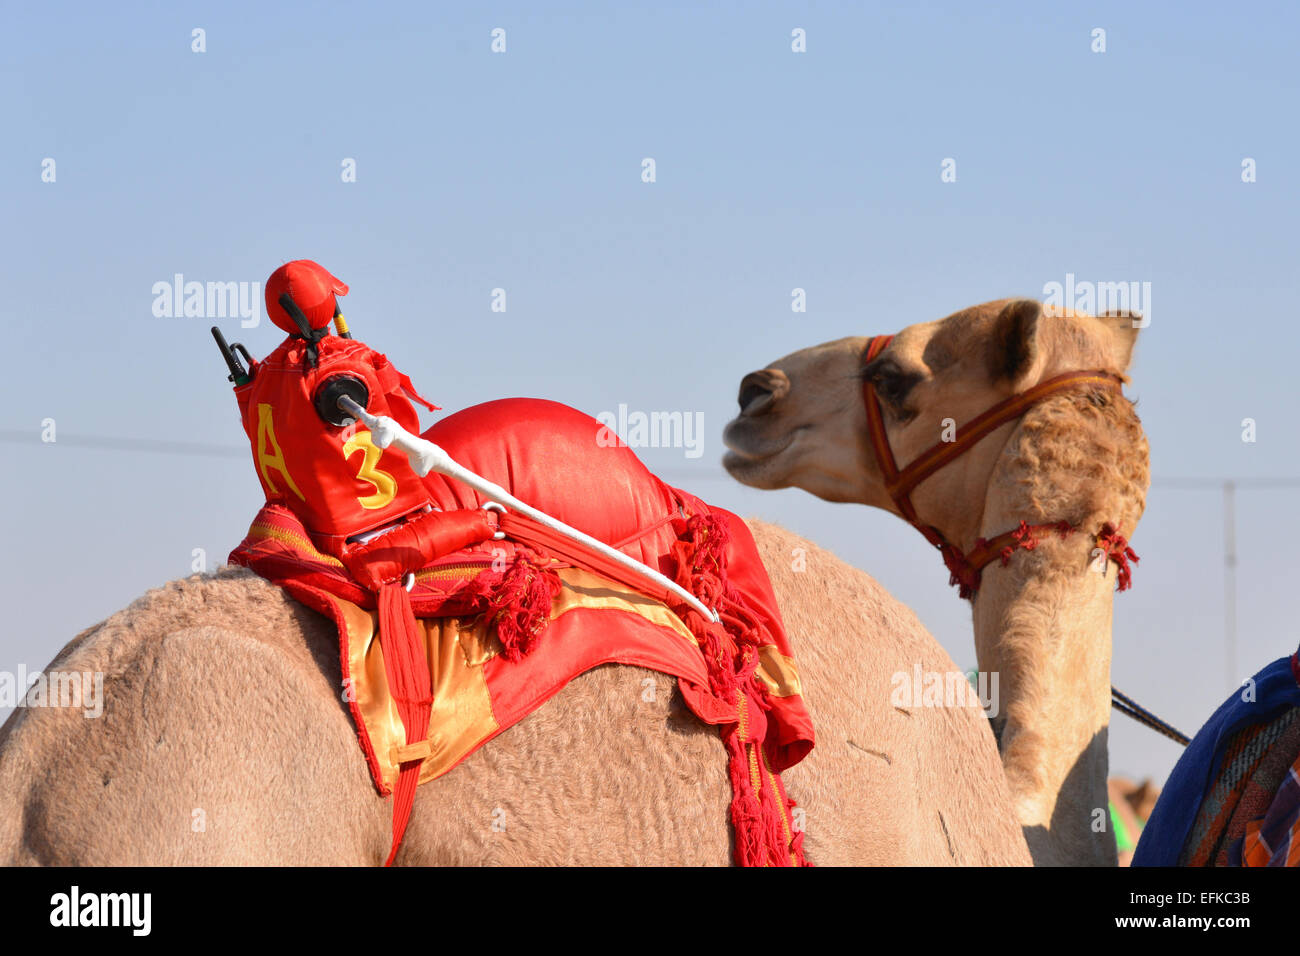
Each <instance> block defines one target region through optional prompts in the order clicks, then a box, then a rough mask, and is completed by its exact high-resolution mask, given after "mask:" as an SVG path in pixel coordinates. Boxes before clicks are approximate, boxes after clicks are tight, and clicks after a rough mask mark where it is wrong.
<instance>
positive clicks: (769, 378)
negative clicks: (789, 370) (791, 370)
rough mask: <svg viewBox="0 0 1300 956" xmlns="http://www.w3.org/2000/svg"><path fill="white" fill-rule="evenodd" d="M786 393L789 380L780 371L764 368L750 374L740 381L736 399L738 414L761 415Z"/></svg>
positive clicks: (788, 389)
mask: <svg viewBox="0 0 1300 956" xmlns="http://www.w3.org/2000/svg"><path fill="white" fill-rule="evenodd" d="M788 391H790V379H789V378H787V377H786V374H785V372H782V371H781V370H780V369H775V368H765V369H760V370H759V371H757V372H750V373H749V374H748V375H746V376H745V377H744V378H743V379H741V380H740V395H739V397H738V398H737V401H738V402H739V404H740V413H741V414H742V415H762V414H763V413H764V412H766V411H768V410H769V409H770V408H771V407H772V405H773V404H774V403H775V402H778V401H780V399H781V398H782V397H783V396H784V395H785V393H786V392H788Z"/></svg>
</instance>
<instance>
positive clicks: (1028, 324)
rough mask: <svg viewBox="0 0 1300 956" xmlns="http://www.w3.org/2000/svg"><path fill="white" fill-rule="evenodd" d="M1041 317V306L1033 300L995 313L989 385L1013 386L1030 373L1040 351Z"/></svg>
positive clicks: (1012, 304)
mask: <svg viewBox="0 0 1300 956" xmlns="http://www.w3.org/2000/svg"><path fill="white" fill-rule="evenodd" d="M1042 315H1043V307H1042V305H1041V304H1040V303H1038V302H1035V301H1034V300H1033V299H1017V300H1016V301H1014V302H1011V303H1009V304H1008V305H1006V306H1005V307H1003V309H1002V311H1001V312H999V313H998V317H997V318H996V319H994V321H993V338H992V343H991V348H990V351H989V375H990V376H991V377H992V379H993V381H995V382H1002V381H1005V382H1010V383H1011V384H1012V385H1015V384H1017V383H1018V382H1020V381H1021V380H1022V379H1023V378H1025V376H1027V375H1028V374H1029V372H1030V370H1031V369H1033V367H1034V363H1035V362H1036V361H1037V359H1038V356H1039V352H1040V351H1041V349H1040V348H1039V341H1038V336H1039V332H1040V329H1041V325H1042V323H1041V322H1040V321H1039V320H1040V319H1041V318H1042Z"/></svg>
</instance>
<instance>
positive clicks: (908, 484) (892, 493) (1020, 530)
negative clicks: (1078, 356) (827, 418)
mask: <svg viewBox="0 0 1300 956" xmlns="http://www.w3.org/2000/svg"><path fill="white" fill-rule="evenodd" d="M893 339H894V337H893V336H892V335H877V336H875V337H873V338H872V339H871V340H870V341H868V343H867V350H866V353H865V354H864V356H863V365H864V366H866V365H867V364H868V363H870V362H872V361H874V360H875V359H876V358H877V357H878V356H879V355H880V353H881V352H883V351H884V350H885V349H886V348H887V347H888V345H889V343H890V342H892V341H893ZM1123 386H1124V379H1123V378H1122V377H1120V376H1119V375H1116V374H1115V373H1114V372H1108V371H1106V370H1104V369H1089V370H1085V371H1076V372H1065V373H1063V374H1061V375H1056V376H1054V377H1052V378H1049V379H1046V380H1045V381H1042V382H1039V383H1038V384H1037V385H1035V386H1033V387H1032V388H1028V389H1026V390H1025V391H1023V392H1019V393H1017V394H1015V395H1012V396H1011V397H1010V398H1006V399H1003V400H1002V401H1000V402H998V403H997V404H996V405H994V406H992V407H991V408H988V409H986V410H985V411H984V412H982V413H980V414H979V415H976V416H975V417H974V418H972V419H971V420H970V421H969V422H967V423H966V424H965V425H963V426H962V427H961V428H960V429H958V430H957V432H956V435H955V437H954V438H953V440H952V441H940V442H938V443H937V444H934V445H932V446H930V447H929V448H927V449H926V450H925V451H923V452H921V454H919V455H917V456H916V458H915V459H914V460H913V461H912V462H910V463H909V464H908V465H907V467H905V468H902V469H900V468H899V467H898V463H897V462H896V461H895V459H894V450H893V449H892V448H891V447H890V445H889V436H888V434H887V433H886V432H885V417H884V412H883V410H882V409H881V407H880V396H878V395H877V394H876V388H875V386H874V385H873V384H872V383H871V380H870V379H868V378H867V377H866V376H863V379H862V401H863V404H864V405H865V406H866V410H867V430H868V433H869V435H870V437H871V447H872V450H873V452H874V453H875V456H876V463H877V464H878V465H879V467H880V472H881V475H882V476H883V478H884V480H885V491H886V492H887V493H888V494H889V498H890V500H891V501H893V503H894V506H895V507H896V508H898V510H899V512H901V513H902V515H903V518H904V519H906V520H907V522H908V523H909V524H911V525H912V527H914V528H916V529H917V530H918V531H920V532H921V534H923V535H924V536H925V539H926V540H927V541H929V542H930V543H931V544H932V545H934V546H935V547H936V548H938V549H939V553H940V554H942V555H943V563H944V565H945V566H946V567H947V568H948V572H949V575H950V577H949V579H948V583H949V584H955V585H957V587H958V588H959V589H960V590H959V593H960V594H961V596H962V597H963V598H966V599H967V600H972V601H973V600H974V598H975V594H976V592H977V591H979V586H980V577H981V575H982V573H983V571H984V568H985V567H987V566H988V565H989V564H991V563H992V562H993V561H994V559H998V560H1000V561H1001V563H1002V565H1003V566H1004V567H1005V566H1006V565H1007V564H1008V563H1009V562H1010V561H1011V556H1012V555H1013V554H1015V553H1016V551H1018V550H1021V549H1023V550H1025V551H1032V550H1034V548H1035V547H1036V546H1037V545H1038V540H1039V535H1043V534H1050V533H1052V532H1055V533H1056V534H1058V535H1060V536H1061V537H1062V538H1065V537H1068V536H1069V535H1071V534H1073V533H1074V532H1076V531H1078V530H1079V529H1078V528H1076V527H1075V526H1074V525H1072V524H1070V523H1069V522H1068V521H1055V522H1047V523H1044V524H1029V523H1028V522H1026V521H1021V522H1020V525H1019V526H1018V527H1016V528H1014V529H1012V530H1011V531H1007V532H1005V533H1003V534H1000V535H997V536H996V537H994V538H980V539H979V540H978V541H976V542H975V547H973V548H972V549H971V550H970V551H966V552H963V551H962V550H961V549H960V548H958V547H957V546H956V545H955V544H953V543H952V542H951V541H949V540H948V539H947V538H945V537H944V535H943V532H942V531H940V530H939V529H938V528H936V527H934V525H931V524H927V523H926V522H925V521H922V520H921V518H920V516H919V515H918V514H917V513H916V508H915V506H913V504H912V492H913V491H914V490H915V489H916V486H917V485H919V484H920V483H921V482H923V481H925V479H927V478H929V477H930V476H931V475H933V474H934V473H935V472H937V471H939V470H940V469H941V468H943V467H944V466H945V465H948V464H950V463H951V462H952V461H953V460H954V459H955V458H957V457H958V456H960V455H962V454H964V453H965V452H967V451H970V449H971V448H973V447H974V446H975V444H976V443H977V442H979V441H980V440H981V439H984V438H987V437H988V436H989V435H991V434H992V433H993V432H994V431H996V430H997V429H998V428H999V427H1001V426H1002V425H1005V424H1007V423H1008V422H1011V421H1014V420H1015V419H1017V418H1019V417H1020V416H1021V415H1023V414H1024V413H1025V412H1027V411H1028V410H1029V409H1030V408H1032V407H1033V406H1034V405H1036V404H1038V403H1039V402H1041V401H1042V400H1043V399H1045V398H1048V397H1049V396H1051V395H1055V394H1057V393H1059V392H1065V391H1069V390H1072V389H1078V388H1101V389H1106V390H1108V391H1111V392H1114V393H1116V394H1117V395H1121V396H1122V395H1123ZM1096 541H1097V547H1098V548H1099V549H1101V550H1102V551H1103V552H1104V553H1105V555H1106V557H1107V558H1108V559H1109V560H1111V561H1114V562H1115V564H1116V566H1117V568H1118V573H1117V579H1118V580H1117V587H1118V590H1120V591H1126V590H1128V588H1129V586H1130V585H1131V583H1132V571H1131V569H1130V567H1129V564H1130V562H1131V563H1133V564H1136V563H1137V562H1138V556H1137V553H1136V552H1135V551H1134V550H1133V549H1132V548H1130V547H1129V545H1128V541H1127V540H1126V539H1125V538H1124V536H1123V535H1121V534H1120V533H1119V529H1118V527H1117V526H1116V525H1113V524H1111V523H1110V522H1107V523H1105V524H1103V525H1102V526H1101V529H1100V530H1099V531H1098V532H1097V534H1096ZM1111 703H1112V704H1113V706H1114V707H1115V708H1116V709H1117V710H1120V711H1122V712H1123V713H1126V714H1128V715H1129V716H1130V717H1132V718H1134V719H1135V720H1137V721H1139V722H1141V723H1143V724H1146V725H1147V726H1148V727H1151V728H1152V729H1153V730H1157V731H1159V732H1160V733H1162V734H1164V735H1165V736H1167V737H1170V738H1171V739H1173V740H1176V741H1178V742H1179V743H1182V744H1184V745H1186V744H1187V743H1188V742H1189V739H1188V737H1187V735H1186V734H1183V733H1180V732H1179V731H1177V730H1175V729H1174V728H1173V727H1171V726H1169V724H1167V723H1165V722H1164V721H1163V720H1161V719H1160V718H1158V717H1156V716H1155V715H1154V714H1152V713H1150V712H1149V711H1147V710H1144V709H1143V708H1142V707H1141V706H1139V705H1138V704H1137V703H1136V702H1134V701H1133V700H1132V698H1129V697H1126V696H1125V695H1124V694H1121V693H1120V692H1119V691H1117V690H1116V689H1115V688H1114V687H1112V688H1111Z"/></svg>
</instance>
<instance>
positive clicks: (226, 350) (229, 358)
mask: <svg viewBox="0 0 1300 956" xmlns="http://www.w3.org/2000/svg"><path fill="white" fill-rule="evenodd" d="M212 337H213V338H214V339H216V340H217V348H219V349H220V350H221V357H222V358H223V359H225V360H226V368H228V369H230V374H229V375H227V376H226V378H228V379H229V380H230V381H232V382H234V383H235V387H236V388H238V387H239V386H240V385H247V384H248V383H249V382H250V381H251V380H252V379H251V378H250V377H249V375H248V370H247V369H245V368H244V366H243V365H242V364H240V361H239V356H237V355H236V354H235V353H234V352H232V351H231V349H230V346H229V345H227V344H226V337H225V336H224V335H222V334H221V330H220V329H219V328H217V327H216V326H215V325H214V326H213V327H212ZM235 348H237V349H239V351H241V352H243V353H244V358H248V357H249V356H248V349H246V348H244V347H243V346H242V345H240V344H239V343H238V342H236V343H235ZM249 364H250V365H251V364H252V359H249Z"/></svg>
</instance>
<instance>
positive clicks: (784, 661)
mask: <svg viewBox="0 0 1300 956" xmlns="http://www.w3.org/2000/svg"><path fill="white" fill-rule="evenodd" d="M758 679H759V680H761V681H762V682H763V686H764V687H766V688H767V690H768V693H770V694H771V695H772V696H773V697H793V696H794V695H796V694H802V693H803V685H802V684H801V683H800V682H799V668H797V667H795V666H794V660H793V659H791V658H789V657H786V656H785V655H784V654H782V653H781V652H780V651H779V650H778V649H777V646H776V645H775V644H764V645H763V646H762V647H760V648H759V649H758Z"/></svg>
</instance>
